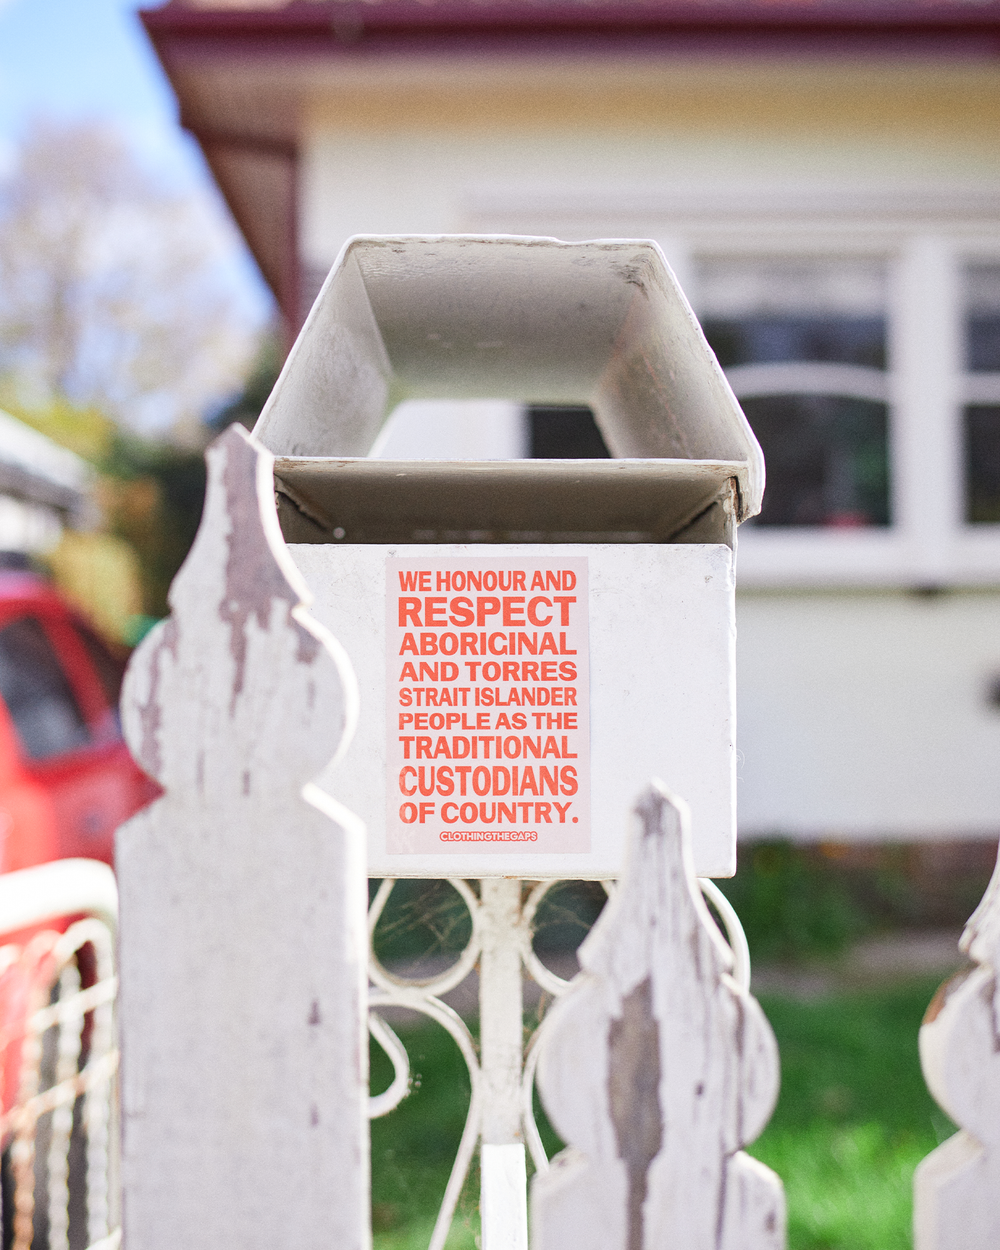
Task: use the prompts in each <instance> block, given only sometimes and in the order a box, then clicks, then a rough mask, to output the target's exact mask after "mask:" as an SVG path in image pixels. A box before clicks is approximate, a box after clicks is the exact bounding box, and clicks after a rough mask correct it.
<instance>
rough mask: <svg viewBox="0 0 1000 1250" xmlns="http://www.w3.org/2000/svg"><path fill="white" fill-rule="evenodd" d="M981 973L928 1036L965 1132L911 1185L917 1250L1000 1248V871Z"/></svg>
mask: <svg viewBox="0 0 1000 1250" xmlns="http://www.w3.org/2000/svg"><path fill="white" fill-rule="evenodd" d="M959 945H960V947H961V949H962V950H963V951H964V952H965V953H966V954H967V955H968V956H969V957H970V959H972V960H973V961H974V964H975V966H974V967H971V968H969V969H963V970H962V971H960V972H959V973H956V975H955V976H954V977H951V978H950V979H949V980H948V981H946V982H945V984H944V985H943V986H942V987H941V989H939V990H938V992H937V994H935V996H934V998H933V999H932V1000H931V1004H930V1006H929V1007H928V1009H927V1014H926V1016H925V1017H924V1023H923V1025H922V1026H921V1029H920V1060H921V1064H922V1065H923V1070H924V1078H925V1079H926V1081H927V1086H928V1088H929V1089H930V1091H931V1093H932V1094H933V1095H934V1097H935V1098H936V1099H937V1101H938V1102H939V1103H940V1105H941V1106H942V1107H943V1108H944V1110H945V1111H947V1113H948V1114H949V1115H950V1116H951V1118H952V1119H953V1120H954V1121H955V1123H956V1124H959V1125H960V1126H961V1129H960V1131H959V1132H958V1133H956V1134H955V1135H954V1136H953V1137H951V1138H949V1139H948V1141H946V1142H945V1143H944V1144H943V1145H941V1146H939V1147H938V1148H937V1150H935V1151H933V1152H932V1153H931V1154H929V1155H928V1156H927V1158H926V1159H924V1160H923V1161H922V1162H921V1163H920V1165H919V1166H918V1168H917V1171H916V1174H915V1176H914V1178H913V1189H914V1193H913V1198H914V1201H913V1242H914V1248H915V1250H995V1248H996V1247H997V1246H998V1245H1000V988H998V972H1000V861H998V864H997V868H996V869H995V870H994V873H993V879H992V880H991V882H990V884H989V886H988V887H987V890H986V893H985V894H984V896H983V901H982V902H981V903H980V904H979V907H978V908H977V909H976V911H975V912H974V914H973V916H972V918H971V919H970V920H969V923H968V925H967V926H966V929H965V933H964V934H963V935H962V940H961V942H960V944H959Z"/></svg>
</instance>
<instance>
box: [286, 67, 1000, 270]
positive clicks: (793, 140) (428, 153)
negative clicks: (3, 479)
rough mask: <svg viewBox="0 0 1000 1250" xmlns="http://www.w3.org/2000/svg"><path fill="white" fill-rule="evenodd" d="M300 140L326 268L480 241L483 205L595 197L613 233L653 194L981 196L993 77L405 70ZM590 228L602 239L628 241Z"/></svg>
mask: <svg viewBox="0 0 1000 1250" xmlns="http://www.w3.org/2000/svg"><path fill="white" fill-rule="evenodd" d="M304 131H305V145H304V148H305V160H304V165H303V186H302V191H303V250H304V254H305V257H306V259H307V260H308V261H309V262H310V263H312V264H315V265H326V264H329V263H330V261H331V260H332V259H333V257H334V256H335V254H336V252H337V250H338V249H339V247H340V245H341V243H342V242H343V240H344V239H345V238H347V237H348V236H349V235H351V234H353V233H356V232H368V231H371V232H378V233H382V232H386V233H391V232H396V231H416V232H435V231H451V230H463V229H489V228H491V223H490V221H489V208H488V207H487V209H486V210H485V216H484V210H483V208H482V204H483V202H484V200H485V202H486V203H487V204H488V203H489V201H490V197H491V196H494V197H496V196H500V197H501V198H502V196H503V195H507V196H510V195H511V194H521V195H526V194H535V195H544V196H546V197H548V199H549V200H550V201H551V200H552V199H553V198H555V199H558V198H559V197H563V198H564V199H565V200H566V201H567V203H569V202H571V201H573V200H574V197H577V198H579V197H580V196H585V197H586V196H591V197H594V196H599V197H601V198H602V200H603V201H604V202H605V203H607V201H608V197H609V195H610V196H611V197H617V200H618V201H619V202H620V204H621V206H622V208H621V211H622V212H623V213H625V214H626V216H627V215H628V201H629V197H630V196H631V197H632V198H635V197H636V196H639V197H640V198H642V200H643V204H644V208H643V210H642V211H643V213H645V214H646V216H647V217H648V216H649V213H650V209H649V204H650V201H651V199H652V201H653V203H654V204H655V197H656V195H657V193H658V192H662V193H671V192H676V190H677V189H678V188H683V187H690V186H694V185H696V186H700V187H705V186H720V185H721V186H726V185H728V186H733V187H745V186H747V185H758V186H771V187H775V186H786V185H792V184H809V185H812V186H824V185H829V186H831V187H845V186H850V187H873V186H875V187H879V188H885V189H891V188H892V187H894V186H896V187H906V186H912V185H915V184H919V185H921V186H928V185H930V186H934V185H937V186H955V185H956V184H959V185H963V186H969V185H976V184H978V185H980V186H982V185H986V186H991V185H993V184H997V183H1000V143H998V141H997V136H998V134H1000V71H998V70H996V69H994V68H992V67H990V66H986V65H978V64H974V63H970V64H960V63H955V64H950V65H939V64H921V63H910V64H899V65H885V64H874V63H872V64H850V63H811V64H810V63H787V62H786V63H774V64H759V63H756V64H752V65H751V64H747V63H740V62H733V63H726V62H719V61H713V62H703V63H696V62H691V61H686V62H683V63H669V62H663V61H660V62H658V63H656V64H654V63H643V62H629V63H617V64H616V63H613V62H612V63H608V62H604V61H601V62H591V63H588V62H585V61H580V62H574V63H570V62H563V63H557V64H556V65H554V66H553V64H552V63H551V62H549V63H545V64H542V63H537V64H535V63H531V62H527V61H519V62H506V63H500V62H486V63H481V64H471V63H470V64H457V65H456V64H455V63H447V64H446V63H434V62H424V63H418V64H413V63H411V62H407V63H405V64H404V63H400V64H398V65H391V64H389V65H380V66H379V67H378V69H377V70H376V71H375V72H372V70H371V68H370V67H369V69H368V71H367V74H366V75H362V74H361V73H358V72H353V71H352V72H351V73H349V74H340V75H338V77H337V79H336V80H334V81H329V82H326V83H323V84H317V85H316V87H315V88H314V90H313V92H312V95H311V98H310V101H309V104H308V106H307V109H306V114H305V121H304ZM733 209H734V211H736V212H738V211H739V195H738V193H736V192H734V196H733ZM653 215H654V216H655V211H654V213H653ZM601 216H604V217H605V218H607V222H606V226H605V232H607V233H617V232H619V231H621V230H623V229H625V228H626V227H627V228H628V229H629V231H630V232H634V231H635V226H636V225H637V224H638V223H637V222H635V221H634V220H632V221H628V222H626V221H624V220H622V221H620V222H617V221H616V220H615V219H614V218H615V217H616V213H615V212H614V211H610V212H609V211H608V210H607V209H601V210H599V211H598V217H601ZM543 224H545V223H543ZM595 224H597V223H595V221H594V220H593V215H592V214H591V216H590V218H589V219H588V220H587V221H586V223H581V227H583V226H584V225H585V226H586V232H591V231H592V230H593V228H594V226H595ZM647 224H648V225H650V226H653V227H655V226H656V223H655V222H654V221H649V222H647ZM496 228H501V229H510V228H512V227H511V223H510V222H509V221H507V220H503V221H500V220H498V221H497V225H496ZM519 228H522V229H531V228H532V225H531V222H530V221H525V222H524V223H523V225H522V226H520V227H519ZM653 233H657V231H656V230H655V229H654V231H653Z"/></svg>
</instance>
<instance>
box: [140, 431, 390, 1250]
mask: <svg viewBox="0 0 1000 1250" xmlns="http://www.w3.org/2000/svg"><path fill="white" fill-rule="evenodd" d="M208 463H209V488H208V497H207V500H206V504H205V513H204V517H203V520H202V525H201V528H200V530H199V533H198V537H197V539H196V541H195V545H194V547H193V549H192V551H191V554H190V556H189V557H188V560H187V562H186V563H185V565H184V567H183V569H182V570H181V572H180V574H178V576H177V578H176V579H175V581H174V584H173V587H172V589H171V597H170V602H171V607H172V612H173V615H172V616H171V617H170V618H169V620H168V621H166V622H165V623H164V624H162V625H161V626H159V627H158V628H157V629H156V630H155V631H154V632H153V633H152V634H151V635H150V636H149V638H148V639H147V640H146V641H145V642H144V643H143V645H142V646H141V647H140V649H139V650H138V651H137V652H136V654H135V656H134V657H133V660H132V664H131V666H130V669H129V673H128V679H127V686H126V691H125V696H124V701H123V708H124V720H125V730H126V734H127V737H128V740H129V744H130V746H131V748H132V750H133V752H134V754H135V756H136V758H137V759H138V760H139V761H140V763H141V764H142V765H143V767H144V768H145V769H146V770H147V771H148V772H149V773H150V774H151V775H152V776H154V777H156V779H157V780H158V781H159V782H160V784H161V785H162V786H163V787H164V791H165V793H164V795H163V797H162V798H161V799H159V800H158V801H157V802H155V803H154V804H153V805H152V806H151V807H149V808H147V809H146V810H145V811H143V812H142V813H140V814H139V815H138V816H136V817H135V818H134V819H133V820H132V821H130V822H129V823H128V824H127V825H125V826H124V827H123V828H122V829H121V830H120V831H119V836H118V850H117V863H118V876H119V887H120V890H121V914H122V924H121V976H122V991H121V1033H122V1050H123V1101H124V1146H123V1148H124V1164H123V1181H124V1207H125V1223H124V1241H125V1244H126V1245H128V1246H129V1248H130V1250H158V1248H161V1247H162V1248H163V1250H167V1248H168V1247H169V1248H170V1250H176V1247H178V1246H185V1247H190V1248H191V1250H197V1248H199V1247H202V1248H204V1250H209V1247H211V1248H212V1250H217V1247H219V1246H223V1245H233V1246H236V1245H238V1246H240V1247H242V1248H244V1250H254V1248H255V1247H256V1248H260V1250H264V1248H265V1247H267V1248H268V1250H272V1248H273V1247H275V1246H279V1245H287V1246H292V1245H294V1246H296V1247H300V1248H301V1250H320V1248H321V1247H322V1248H323V1250H327V1248H328V1247H329V1246H331V1245H335V1246H337V1247H338V1248H342V1250H363V1247H365V1246H366V1245H368V1244H369V1231H368V1146H367V1141H368V1137H367V1093H368V1090H367V1075H366V1074H367V1034H366V1028H365V1019H366V997H365V980H364V970H365V953H366V940H365V866H364V833H363V827H362V826H361V825H360V823H359V822H358V820H357V819H356V818H355V817H353V816H351V815H350V814H349V813H348V812H347V811H346V810H345V809H343V808H342V807H340V806H339V805H338V804H337V803H335V802H334V801H333V800H332V799H331V798H329V797H328V796H327V795H325V794H323V793H322V792H321V791H320V790H318V789H317V788H316V787H315V786H312V785H310V784H309V783H310V780H311V778H313V777H314V776H315V775H316V774H317V773H318V772H319V771H320V769H321V768H322V767H323V766H324V765H325V764H326V763H327V761H328V760H329V759H330V757H331V755H333V754H334V753H335V752H336V751H337V749H338V748H339V747H340V746H341V745H342V744H343V743H344V742H345V741H346V740H347V739H348V738H349V737H350V734H351V732H352V729H353V724H354V720H355V716H356V704H357V695H356V691H355V686H354V680H353V676H352V674H351V670H350V667H349V665H348V663H347V660H346V658H345V657H344V655H343V653H342V651H341V650H340V648H339V646H338V644H337V643H336V642H335V641H334V640H333V639H332V638H331V637H330V636H329V635H328V634H327V633H326V631H325V630H324V629H323V628H322V626H320V625H318V624H317V623H316V622H315V621H314V620H313V619H312V618H311V617H310V616H309V615H308V613H307V612H306V610H305V608H304V606H303V602H304V600H305V599H306V598H307V592H306V590H305V588H304V586H303V584H302V582H301V579H300V578H299V575H298V573H297V572H296V570H295V568H294V566H293V565H292V563H291V561H290V560H289V559H288V556H287V554H286V552H285V550H284V547H283V544H282V542H281V537H280V533H279V530H278V524H277V518H276V515H275V511H274V497H273V487H272V479H271V473H272V464H271V457H270V456H269V455H268V454H267V453H266V452H263V451H262V449H261V448H260V447H259V446H257V445H256V444H254V442H253V441H252V440H251V439H250V438H249V437H248V436H246V435H245V433H244V432H243V431H241V430H240V429H239V428H238V427H235V426H234V427H232V428H231V429H230V430H229V431H227V432H226V433H225V434H224V435H222V436H221V438H219V439H218V440H217V441H216V442H215V443H214V444H213V446H212V447H211V448H210V449H209V452H208Z"/></svg>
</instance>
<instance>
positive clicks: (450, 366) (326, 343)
mask: <svg viewBox="0 0 1000 1250" xmlns="http://www.w3.org/2000/svg"><path fill="white" fill-rule="evenodd" d="M390 390H393V391H395V392H396V393H398V394H401V395H405V396H410V397H414V398H419V397H424V398H435V399H436V398H447V397H450V398H457V399H461V398H469V399H472V398H480V397H496V398H507V399H513V400H532V399H534V400H538V401H550V402H556V403H559V402H563V403H566V402H568V403H589V404H590V405H591V407H592V408H593V410H594V416H595V419H596V421H597V424H598V425H599V427H600V429H601V431H602V433H603V435H604V439H605V442H606V443H607V445H608V448H609V450H610V451H611V453H612V455H613V456H615V457H616V458H626V457H627V458H635V457H646V458H652V459H655V460H658V461H659V462H660V468H661V472H662V475H663V478H664V490H665V493H666V494H668V495H669V478H670V474H671V472H672V461H678V462H681V463H683V462H684V461H690V460H724V461H732V462H734V466H735V467H734V469H733V476H735V477H736V478H737V479H738V481H739V498H738V501H737V513H738V515H737V519H738V520H743V519H745V518H746V517H748V516H753V515H754V514H755V513H756V512H757V511H759V508H760V497H761V492H762V491H763V489H764V461H763V456H762V455H761V451H760V447H759V446H758V444H757V440H756V439H755V438H754V436H753V433H752V431H751V429H750V426H749V425H748V424H747V421H746V418H745V417H744V416H743V413H742V410H741V409H740V407H739V404H737V402H736V400H735V398H734V396H733V393H732V391H731V389H730V387H729V384H728V383H727V382H726V379H725V375H724V374H723V372H722V370H721V369H720V368H719V364H718V362H717V360H716V359H715V355H714V354H713V352H712V350H711V349H710V348H709V346H708V344H707V343H706V341H705V337H704V335H703V334H702V332H701V328H700V326H699V325H698V322H697V321H696V319H695V317H694V314H693V313H692V312H691V308H690V305H689V304H688V302H687V300H686V299H685V297H684V294H683V292H682V291H681V289H680V287H679V286H678V285H677V281H676V279H675V278H674V276H673V274H672V273H671V272H670V268H669V266H668V265H667V263H666V260H665V258H664V256H663V253H662V252H661V251H660V249H659V247H658V246H657V245H656V244H655V243H653V242H651V241H649V240H642V239H598V240H594V241H591V242H587V243H563V242H560V241H559V240H557V239H548V238H524V237H505V236H496V235H494V236H480V237H476V236H473V235H440V236H432V237H422V236H406V235H400V236H396V237H384V236H383V237H359V238H355V239H351V240H349V241H348V242H347V243H346V244H345V245H344V248H343V250H342V252H341V254H340V256H339V258H338V260H337V262H336V264H335V265H334V267H333V269H332V270H331V271H330V274H329V277H328V278H327V280H326V281H325V282H324V284H323V287H322V289H321V290H320V293H319V295H318V296H317V298H316V302H315V304H314V305H313V307H312V310H311V312H310V313H309V316H308V318H307V319H306V323H305V325H304V326H303V328H302V332H301V333H300V334H299V337H298V339H297V340H296V342H295V344H294V346H293V347H292V350H291V352H290V353H289V356H288V359H287V361H286V362H285V366H284V368H283V369H282V371H281V374H280V376H279V378H278V380H277V382H276V383H275V387H274V390H273V391H272V392H271V395H270V398H269V399H268V401H267V403H266V404H265V406H264V409H263V411H262V413H261V415H260V419H259V421H258V422H257V425H256V427H255V434H256V436H257V437H258V438H259V439H260V440H261V442H263V443H264V445H265V446H266V447H268V448H269V449H270V450H271V451H273V452H275V454H276V455H279V456H281V457H303V456H315V457H324V458H327V457H345V456H348V457H357V456H367V455H369V454H370V452H371V450H372V447H373V446H374V445H375V443H376V439H377V438H378V435H379V432H380V430H381V428H382V425H383V423H384V421H385V417H386V415H387V413H386V409H387V405H388V399H389V394H390ZM328 472H329V474H330V476H331V477H332V478H335V477H336V475H337V472H338V466H337V464H336V463H333V462H331V463H330V464H329V466H328ZM709 502H710V501H709Z"/></svg>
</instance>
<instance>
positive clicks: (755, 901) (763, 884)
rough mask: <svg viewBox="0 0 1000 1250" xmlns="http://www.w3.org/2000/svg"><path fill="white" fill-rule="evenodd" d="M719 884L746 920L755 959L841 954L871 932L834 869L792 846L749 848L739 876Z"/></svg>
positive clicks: (773, 844)
mask: <svg viewBox="0 0 1000 1250" xmlns="http://www.w3.org/2000/svg"><path fill="white" fill-rule="evenodd" d="M717 884H718V885H719V887H720V889H721V890H722V891H723V892H724V893H725V895H726V897H727V898H728V899H729V901H730V902H731V903H732V904H733V906H734V907H735V908H736V911H737V913H738V914H739V917H740V920H741V921H742V922H743V928H744V930H745V932H746V935H747V940H748V942H749V943H750V953H751V955H752V956H753V958H754V959H785V960H791V959H801V958H804V957H808V956H810V955H817V954H820V955H831V954H837V953H838V952H840V951H842V950H843V949H844V948H845V946H846V945H847V944H848V942H850V941H851V940H852V939H853V938H857V937H860V936H861V935H862V934H864V933H866V932H867V931H868V930H869V929H870V928H871V917H870V916H869V915H868V914H867V913H866V911H865V909H864V908H863V907H862V906H861V904H860V903H859V902H858V900H857V899H856V898H855V897H853V896H852V893H851V891H850V890H849V889H848V887H847V884H846V882H845V881H844V880H843V879H841V877H840V876H838V875H837V874H836V872H835V871H833V870H832V868H831V866H830V865H828V864H823V863H821V862H816V860H815V859H814V858H813V857H811V856H810V855H809V854H808V853H807V852H804V851H803V850H801V849H800V848H798V847H795V846H792V845H791V843H788V842H761V843H755V844H753V845H751V846H749V847H748V848H745V850H744V851H743V852H742V853H741V863H740V867H739V871H738V872H737V874H736V876H735V877H733V878H731V879H730V880H728V881H719V882H717Z"/></svg>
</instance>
